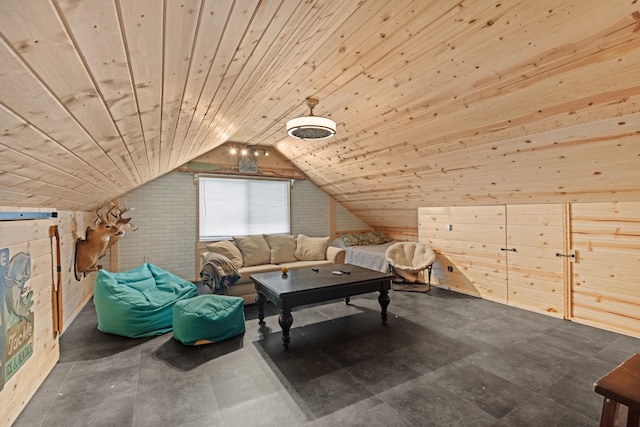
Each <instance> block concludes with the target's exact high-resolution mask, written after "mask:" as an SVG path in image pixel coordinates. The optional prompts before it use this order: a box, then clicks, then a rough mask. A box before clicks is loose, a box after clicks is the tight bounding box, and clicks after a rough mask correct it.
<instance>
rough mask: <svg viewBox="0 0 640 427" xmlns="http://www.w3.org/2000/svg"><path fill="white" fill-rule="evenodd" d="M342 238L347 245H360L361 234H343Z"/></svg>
mask: <svg viewBox="0 0 640 427" xmlns="http://www.w3.org/2000/svg"><path fill="white" fill-rule="evenodd" d="M341 239H342V241H343V242H344V245H345V247H346V246H358V245H360V236H358V235H357V234H343V235H342V236H341Z"/></svg>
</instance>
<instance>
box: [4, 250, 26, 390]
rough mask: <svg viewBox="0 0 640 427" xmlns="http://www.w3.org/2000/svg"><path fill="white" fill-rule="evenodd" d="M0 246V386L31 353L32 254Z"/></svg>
mask: <svg viewBox="0 0 640 427" xmlns="http://www.w3.org/2000/svg"><path fill="white" fill-rule="evenodd" d="M10 255H11V254H10V253H9V249H7V248H4V249H0V390H2V389H3V388H4V385H5V383H6V382H7V381H9V379H10V378H11V377H12V376H13V375H15V373H16V372H18V370H19V369H20V367H22V365H24V364H25V362H26V361H27V360H28V359H29V358H30V357H31V355H32V354H33V331H34V328H33V317H34V315H33V311H31V307H32V306H33V291H32V290H29V286H28V285H27V282H28V281H29V279H30V278H31V256H30V255H29V254H27V253H25V252H18V253H16V254H14V255H13V256H12V257H11V256H10Z"/></svg>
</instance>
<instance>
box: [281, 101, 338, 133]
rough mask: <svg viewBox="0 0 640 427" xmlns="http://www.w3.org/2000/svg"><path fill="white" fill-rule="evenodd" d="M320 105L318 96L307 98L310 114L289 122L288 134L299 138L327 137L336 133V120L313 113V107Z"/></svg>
mask: <svg viewBox="0 0 640 427" xmlns="http://www.w3.org/2000/svg"><path fill="white" fill-rule="evenodd" d="M316 105H318V100H317V99H316V98H307V106H308V107H309V110H310V111H309V115H308V116H302V117H296V118H295V119H291V120H289V121H288V122H287V134H289V136H292V137H294V138H298V139H326V138H331V137H332V136H333V135H335V134H336V122H334V121H333V120H331V119H327V118H326V117H318V116H314V115H313V108H314V107H315V106H316Z"/></svg>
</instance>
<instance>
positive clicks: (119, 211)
mask: <svg viewBox="0 0 640 427" xmlns="http://www.w3.org/2000/svg"><path fill="white" fill-rule="evenodd" d="M134 209H135V208H128V207H127V204H126V203H123V205H122V206H120V201H119V200H118V199H115V200H110V201H109V216H110V217H111V220H112V221H113V222H115V224H116V227H118V230H119V231H120V234H116V235H114V236H112V237H111V239H109V244H108V245H107V247H106V248H105V251H104V253H102V254H101V255H100V258H102V257H103V256H105V255H106V253H107V249H109V248H110V247H111V246H113V245H114V244H115V243H117V242H118V240H120V239H121V238H122V236H124V235H125V233H126V232H127V231H136V230H137V229H138V226H137V225H135V224H133V223H131V218H123V217H122V215H123V214H124V213H125V212H128V211H132V210H134ZM96 221H98V220H96Z"/></svg>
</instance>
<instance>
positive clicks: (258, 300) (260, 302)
mask: <svg viewBox="0 0 640 427" xmlns="http://www.w3.org/2000/svg"><path fill="white" fill-rule="evenodd" d="M266 301H267V297H265V296H264V295H263V294H261V293H260V292H258V295H256V304H258V320H259V321H260V324H261V325H264V303H265V302H266Z"/></svg>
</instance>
